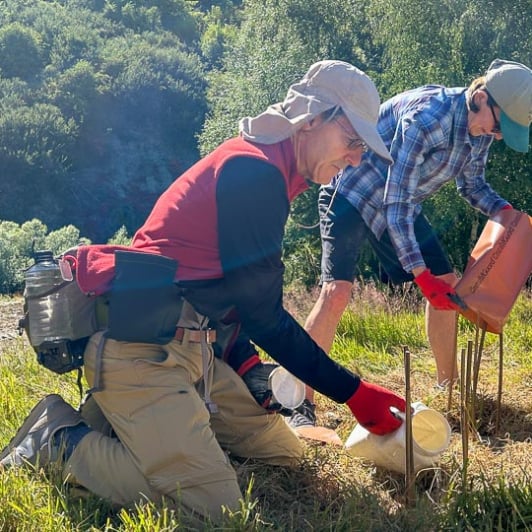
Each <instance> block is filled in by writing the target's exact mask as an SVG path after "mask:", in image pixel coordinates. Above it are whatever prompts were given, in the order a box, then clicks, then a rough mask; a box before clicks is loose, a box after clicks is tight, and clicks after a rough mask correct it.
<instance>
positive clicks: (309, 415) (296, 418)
mask: <svg viewBox="0 0 532 532" xmlns="http://www.w3.org/2000/svg"><path fill="white" fill-rule="evenodd" d="M288 424H289V425H290V426H291V427H292V428H293V429H297V428H299V427H315V426H316V405H315V404H314V403H311V402H310V401H309V400H308V399H305V400H304V401H303V402H302V403H301V405H300V406H298V407H297V408H295V409H294V410H293V411H292V415H291V416H290V419H289V420H288Z"/></svg>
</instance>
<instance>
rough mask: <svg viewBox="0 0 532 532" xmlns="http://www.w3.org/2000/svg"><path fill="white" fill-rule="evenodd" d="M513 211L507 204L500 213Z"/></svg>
mask: <svg viewBox="0 0 532 532" xmlns="http://www.w3.org/2000/svg"><path fill="white" fill-rule="evenodd" d="M512 209H513V207H512V206H511V205H510V204H509V203H508V205H505V206H504V207H503V208H502V209H501V211H511V210H512Z"/></svg>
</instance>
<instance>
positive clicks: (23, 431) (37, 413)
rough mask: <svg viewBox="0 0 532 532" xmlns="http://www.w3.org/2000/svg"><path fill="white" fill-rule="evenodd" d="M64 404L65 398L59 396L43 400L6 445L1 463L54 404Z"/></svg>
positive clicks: (55, 395) (0, 455)
mask: <svg viewBox="0 0 532 532" xmlns="http://www.w3.org/2000/svg"><path fill="white" fill-rule="evenodd" d="M57 402H61V403H64V401H63V398H62V397H61V396H60V395H58V394H50V395H47V396H46V397H45V398H44V399H41V400H40V401H39V402H38V403H37V404H36V405H35V406H34V407H33V409H32V411H31V412H30V413H29V415H28V417H27V418H26V419H25V420H24V423H23V424H22V426H21V427H20V428H19V429H18V431H17V433H16V434H15V436H14V437H13V438H12V440H11V441H10V442H9V443H8V444H7V445H6V447H5V448H4V449H3V451H2V452H1V453H0V462H1V461H2V460H4V458H7V457H8V456H9V455H10V454H11V452H12V451H13V449H16V448H17V447H18V446H19V445H20V444H21V443H22V442H23V441H24V439H25V438H26V436H27V435H28V434H29V431H30V429H31V428H32V427H33V426H34V425H35V423H37V420H38V419H39V418H40V417H41V416H42V414H43V412H45V411H46V409H47V408H48V407H50V406H51V405H53V404H54V403H57Z"/></svg>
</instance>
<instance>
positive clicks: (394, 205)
mask: <svg viewBox="0 0 532 532" xmlns="http://www.w3.org/2000/svg"><path fill="white" fill-rule="evenodd" d="M444 140H445V139H444V138H443V134H442V131H441V128H440V127H439V124H438V121H437V120H436V119H434V118H431V117H430V116H426V117H424V118H423V119H422V117H409V116H405V117H403V119H402V120H401V121H400V122H399V123H398V125H397V129H396V132H395V137H394V139H393V142H392V145H391V150H390V152H391V154H392V157H393V158H394V164H393V165H392V166H391V167H390V168H389V170H388V179H387V182H386V190H385V194H384V210H385V213H386V222H387V226H388V233H389V235H390V238H391V240H392V242H393V244H394V247H395V250H396V252H397V256H398V258H399V261H400V262H401V265H402V266H403V268H404V269H405V270H406V271H408V272H410V271H412V270H413V269H414V268H416V267H420V266H421V267H422V266H425V262H424V260H423V257H422V255H421V251H420V249H419V245H418V242H417V240H416V237H415V234H414V213H415V211H416V202H415V201H414V198H415V196H416V191H417V188H418V185H419V179H420V166H421V165H422V164H423V161H424V160H425V154H427V153H428V152H429V151H430V150H431V149H434V148H436V147H438V146H440V145H441V144H442V143H443V142H444Z"/></svg>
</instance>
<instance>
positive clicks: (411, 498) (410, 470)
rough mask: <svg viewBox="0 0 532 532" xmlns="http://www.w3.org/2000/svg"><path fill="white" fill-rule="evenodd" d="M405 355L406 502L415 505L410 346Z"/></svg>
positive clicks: (404, 352) (404, 348)
mask: <svg viewBox="0 0 532 532" xmlns="http://www.w3.org/2000/svg"><path fill="white" fill-rule="evenodd" d="M403 357H404V364H405V402H406V411H405V421H404V423H405V451H406V464H405V465H406V470H405V485H406V504H407V506H413V505H414V503H415V498H416V492H415V480H416V477H415V468H414V439H413V435H412V396H411V389H410V351H409V349H408V347H406V346H405V347H403Z"/></svg>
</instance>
